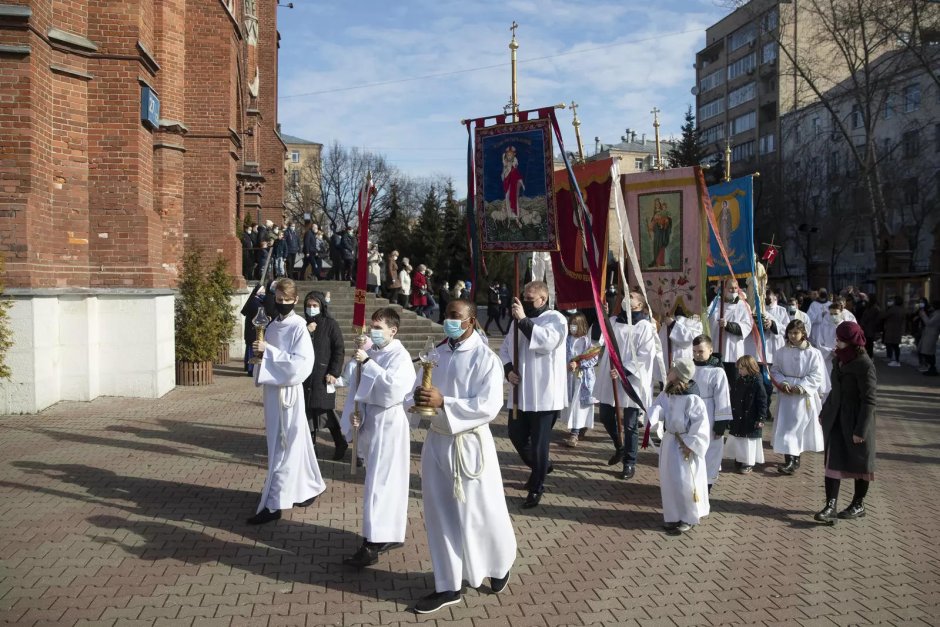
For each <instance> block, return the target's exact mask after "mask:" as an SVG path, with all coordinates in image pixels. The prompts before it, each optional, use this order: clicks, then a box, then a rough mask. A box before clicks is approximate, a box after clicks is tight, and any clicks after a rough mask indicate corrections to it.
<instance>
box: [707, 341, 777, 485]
mask: <svg viewBox="0 0 940 627" xmlns="http://www.w3.org/2000/svg"><path fill="white" fill-rule="evenodd" d="M735 365H736V366H737V368H738V380H737V382H736V384H735V385H734V386H732V387H731V424H730V425H729V426H728V435H729V436H730V437H733V438H739V439H742V440H750V441H752V442H753V445H751V448H752V449H757V454H756V455H752V456H751V457H752V458H751V459H744V460H742V459H739V458H737V457H735V460H734V466H735V468H736V469H737V470H738V472H740V473H743V474H747V473H749V472H751V471H752V470H753V469H754V458H756V461H757V463H761V462H763V461H764V455H763V451H762V447H763V442H762V439H763V435H764V433H763V428H764V421H765V420H766V419H767V389H766V387H765V386H764V381H763V379H762V378H761V374H760V366H758V364H757V360H756V359H754V358H753V357H751V356H750V355H744V356H742V357H741V358H739V359H738V361H737V363H736V364H735ZM716 425H717V423H716ZM716 430H717V429H716ZM729 439H730V438H729ZM749 445H750V444H749ZM731 448H732V449H734V450H739V449H741V450H744V449H746V448H747V447H745V446H732V447H731Z"/></svg>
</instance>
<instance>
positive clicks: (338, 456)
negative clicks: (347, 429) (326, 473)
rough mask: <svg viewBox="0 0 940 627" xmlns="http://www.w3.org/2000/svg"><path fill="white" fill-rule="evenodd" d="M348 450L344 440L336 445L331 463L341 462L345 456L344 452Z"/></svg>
mask: <svg viewBox="0 0 940 627" xmlns="http://www.w3.org/2000/svg"><path fill="white" fill-rule="evenodd" d="M348 449H349V444H347V443H346V441H345V440H343V442H341V443H340V444H337V445H336V450H335V451H334V452H333V461H334V462H339V461H342V460H343V457H345V456H346V451H347V450H348Z"/></svg>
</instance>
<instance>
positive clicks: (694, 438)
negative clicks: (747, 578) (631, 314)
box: [649, 359, 710, 535]
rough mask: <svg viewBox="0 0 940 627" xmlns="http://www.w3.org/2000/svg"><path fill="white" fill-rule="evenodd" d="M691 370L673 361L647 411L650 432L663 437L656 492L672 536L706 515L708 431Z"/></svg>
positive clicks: (683, 362)
mask: <svg viewBox="0 0 940 627" xmlns="http://www.w3.org/2000/svg"><path fill="white" fill-rule="evenodd" d="M695 370H696V368H695V365H694V364H693V363H692V360H690V359H678V360H676V362H675V363H674V364H673V365H672V368H670V369H669V375H668V376H667V378H666V389H665V390H664V391H663V392H662V393H661V394H660V395H659V396H658V397H657V398H656V400H655V401H654V402H653V405H652V406H651V407H650V412H649V419H650V426H651V428H652V429H656V431H657V432H658V433H661V435H662V445H661V446H660V448H659V489H660V492H661V493H662V498H663V519H664V520H665V528H666V531H668V532H669V533H670V534H672V535H680V534H682V533H684V532H686V531H689V530H690V529H692V527H694V526H695V525H697V524H698V523H699V520H700V519H701V518H703V517H704V516H707V515H708V513H709V502H708V482H707V477H706V472H705V451H706V449H707V448H708V442H709V439H710V438H709V431H710V427H709V425H708V412H707V410H706V409H705V403H704V401H702V399H701V398H700V397H699V395H698V391H697V386H696V385H695V381H694V379H693V377H694V376H695Z"/></svg>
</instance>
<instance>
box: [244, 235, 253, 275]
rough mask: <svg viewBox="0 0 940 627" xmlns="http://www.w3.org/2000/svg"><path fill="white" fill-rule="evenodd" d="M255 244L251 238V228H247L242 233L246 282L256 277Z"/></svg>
mask: <svg viewBox="0 0 940 627" xmlns="http://www.w3.org/2000/svg"><path fill="white" fill-rule="evenodd" d="M253 249H254V242H253V241H252V237H251V227H250V226H247V227H245V232H244V233H242V276H243V277H245V280H246V281H250V280H251V279H252V277H253V276H255V251H254V250H253Z"/></svg>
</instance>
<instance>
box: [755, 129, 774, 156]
mask: <svg viewBox="0 0 940 627" xmlns="http://www.w3.org/2000/svg"><path fill="white" fill-rule="evenodd" d="M758 149H759V150H760V154H762V155H766V154H767V153H769V152H773V151H774V135H773V133H771V134H770V135H764V136H763V137H761V138H760V142H759V146H758Z"/></svg>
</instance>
